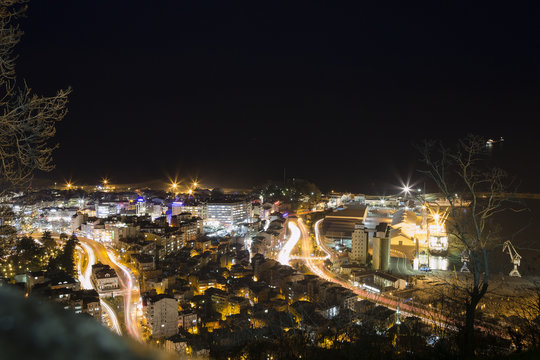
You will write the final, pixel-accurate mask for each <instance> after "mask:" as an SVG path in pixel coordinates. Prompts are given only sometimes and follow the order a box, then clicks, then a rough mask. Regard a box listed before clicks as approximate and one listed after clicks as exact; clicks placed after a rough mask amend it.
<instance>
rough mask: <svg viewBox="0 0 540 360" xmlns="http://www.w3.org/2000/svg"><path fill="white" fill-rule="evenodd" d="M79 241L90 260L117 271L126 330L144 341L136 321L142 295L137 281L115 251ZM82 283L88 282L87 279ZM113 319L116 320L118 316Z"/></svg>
mask: <svg viewBox="0 0 540 360" xmlns="http://www.w3.org/2000/svg"><path fill="white" fill-rule="evenodd" d="M78 239H79V243H80V244H81V246H82V247H83V248H84V249H85V251H86V252H87V254H88V257H89V259H91V258H93V259H94V261H96V260H97V261H99V262H101V263H102V264H106V265H109V266H110V267H111V268H113V269H114V270H115V271H116V273H117V275H118V280H119V283H120V288H121V290H120V291H119V292H120V293H122V294H123V295H124V322H125V325H126V329H127V331H128V333H129V335H130V336H131V337H133V338H135V339H136V340H138V341H142V336H141V332H140V329H139V327H138V326H137V320H136V313H137V306H136V305H137V304H136V302H137V301H138V299H139V297H140V294H139V289H138V287H137V286H136V284H137V281H136V280H135V278H134V276H133V274H132V273H131V272H130V270H129V269H128V268H127V267H126V266H125V265H123V264H121V263H120V262H119V261H118V260H117V259H116V256H115V254H114V253H113V251H112V250H110V249H107V248H105V246H104V245H103V244H101V243H99V242H97V241H94V240H90V239H87V238H83V237H79V238H78ZM88 263H89V264H90V261H88ZM88 267H89V266H87V268H86V270H85V272H84V276H83V278H84V277H85V276H86V274H87V272H88ZM81 273H82V272H81ZM88 279H89V277H88ZM82 281H85V282H86V279H84V280H82ZM101 304H102V306H103V304H104V302H103V301H102V302H101ZM103 309H104V310H105V311H107V309H109V310H111V312H112V313H114V311H112V309H111V308H110V307H109V306H108V305H107V304H105V306H103ZM113 317H114V318H116V316H113ZM111 321H112V322H113V324H114V323H115V320H113V319H112V318H111ZM116 322H118V320H116Z"/></svg>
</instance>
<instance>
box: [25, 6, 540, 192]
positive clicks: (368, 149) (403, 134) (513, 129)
mask: <svg viewBox="0 0 540 360" xmlns="http://www.w3.org/2000/svg"><path fill="white" fill-rule="evenodd" d="M347 3H348V4H347V5H345V3H344V2H337V1H335V2H331V1H305V2H303V1H246V2H237V1H232V2H231V1H206V0H204V1H203V0H198V1H138V0H129V1H120V0H114V1H111V0H107V1H97V0H94V1H82V0H80V1H79V0H78V1H73V0H64V1H60V0H48V1H45V0H39V1H37V0H34V1H32V3H31V4H30V9H29V11H28V13H27V15H28V16H27V18H26V19H24V20H23V21H22V26H23V29H24V31H25V33H26V34H25V36H24V38H23V40H22V42H21V44H20V45H19V47H18V51H19V53H20V60H19V64H18V74H19V76H20V77H21V78H24V79H26V80H27V81H28V83H29V85H30V86H31V87H33V89H34V90H35V91H36V92H38V93H40V94H43V95H50V94H53V93H54V91H55V90H56V89H59V88H65V87H67V86H72V87H73V94H72V96H71V101H70V105H69V111H70V112H69V114H68V116H67V117H66V118H65V120H64V121H63V122H61V123H59V125H58V136H57V140H58V142H59V143H60V148H59V150H57V151H56V153H55V159H56V163H57V169H56V170H55V171H54V172H53V173H52V174H50V176H49V177H50V178H55V179H58V180H62V179H65V178H72V179H73V180H75V181H78V182H80V183H92V182H96V181H98V180H99V179H100V178H101V177H103V176H107V177H109V178H111V179H112V181H116V182H130V181H133V182H138V181H142V180H150V179H163V180H166V179H167V177H168V176H175V174H178V175H179V176H180V177H187V178H189V177H198V178H200V179H201V180H203V182H205V183H207V184H210V185H220V186H224V187H231V186H234V187H240V186H250V185H253V184H256V183H258V182H262V181H264V180H266V179H282V178H283V168H284V167H285V168H286V172H287V176H288V177H289V176H290V177H297V178H305V179H308V180H310V181H313V182H315V183H317V184H319V185H320V187H321V188H323V189H332V188H333V189H336V190H349V191H358V192H362V191H363V192H367V193H370V192H387V193H388V192H392V191H394V190H392V187H391V185H399V182H400V179H406V178H407V177H408V176H411V178H412V180H413V181H414V180H415V179H417V178H418V173H417V172H416V171H415V169H416V167H417V165H418V164H416V163H415V159H417V158H418V155H417V154H416V153H415V150H414V149H413V147H412V144H414V143H417V142H419V141H420V140H422V139H423V138H442V139H445V140H449V141H451V140H452V139H455V138H457V137H460V136H463V135H465V134H466V133H468V132H471V133H475V134H479V135H483V136H486V137H494V138H495V137H496V138H498V137H500V136H504V137H505V140H506V141H505V143H504V146H503V147H502V148H500V149H497V151H496V152H495V153H496V154H495V155H494V156H497V157H499V158H500V159H501V162H502V163H503V164H504V165H506V168H507V169H508V170H509V171H510V172H512V173H513V174H516V175H517V176H519V177H520V178H521V179H522V181H523V186H522V190H524V191H540V188H537V184H536V183H537V181H536V179H537V177H538V176H539V174H540V171H539V170H538V167H539V166H538V160H537V158H538V156H539V155H540V151H539V149H538V146H537V143H538V140H537V139H538V132H537V130H536V128H537V126H536V123H537V121H538V120H537V119H538V118H539V116H538V115H539V113H540V109H539V107H538V96H539V93H540V71H539V70H540V68H539V66H540V47H539V45H540V44H539V42H540V40H539V39H540V36H539V34H540V31H539V30H540V29H539V27H540V25H539V24H540V23H539V22H538V20H537V14H538V12H537V11H536V10H537V9H531V8H527V7H524V6H521V5H518V4H515V3H509V2H504V3H503V2H501V5H500V7H499V5H497V3H496V2H490V3H486V4H488V6H487V7H484V6H481V5H480V4H477V5H475V4H472V3H473V2H471V1H466V2H459V1H458V2H448V3H447V4H445V5H443V4H442V2H439V1H426V2H424V3H423V4H422V3H421V2H400V4H399V3H398V2H391V1H373V2H369V3H370V4H362V3H363V2H359V1H357V2H347ZM349 3H351V4H349ZM475 3H476V2H475ZM40 176H41V177H43V175H40ZM47 176H48V175H45V177H47Z"/></svg>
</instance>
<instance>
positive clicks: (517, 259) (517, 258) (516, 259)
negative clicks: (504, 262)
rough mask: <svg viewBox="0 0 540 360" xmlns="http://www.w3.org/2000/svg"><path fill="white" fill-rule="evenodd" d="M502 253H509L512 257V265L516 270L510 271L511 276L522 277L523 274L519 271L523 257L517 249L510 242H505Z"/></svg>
mask: <svg viewBox="0 0 540 360" xmlns="http://www.w3.org/2000/svg"><path fill="white" fill-rule="evenodd" d="M502 251H503V253H507V254H508V255H510V261H511V262H512V264H514V269H512V271H510V274H509V275H510V276H517V277H521V274H520V273H519V271H518V266H519V265H520V264H521V255H519V254H518V252H517V251H516V248H515V247H514V245H512V243H511V242H510V240H506V241H505V242H504V244H503V249H502Z"/></svg>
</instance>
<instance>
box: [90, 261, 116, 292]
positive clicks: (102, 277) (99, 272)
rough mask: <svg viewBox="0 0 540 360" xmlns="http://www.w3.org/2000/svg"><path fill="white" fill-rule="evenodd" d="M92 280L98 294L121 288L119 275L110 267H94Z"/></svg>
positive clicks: (101, 265)
mask: <svg viewBox="0 0 540 360" xmlns="http://www.w3.org/2000/svg"><path fill="white" fill-rule="evenodd" d="M90 279H91V280H92V283H93V284H94V286H95V287H96V289H97V290H98V292H102V291H110V290H116V289H118V288H119V287H120V285H119V283H118V275H117V274H116V271H114V269H112V268H111V267H110V266H109V265H105V264H95V265H92V275H91V277H90Z"/></svg>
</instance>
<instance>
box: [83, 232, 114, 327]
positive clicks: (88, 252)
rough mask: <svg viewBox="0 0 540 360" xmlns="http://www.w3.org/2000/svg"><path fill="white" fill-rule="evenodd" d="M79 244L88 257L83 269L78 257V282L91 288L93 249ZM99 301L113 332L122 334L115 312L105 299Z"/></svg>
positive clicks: (84, 287) (84, 244) (94, 257)
mask: <svg viewBox="0 0 540 360" xmlns="http://www.w3.org/2000/svg"><path fill="white" fill-rule="evenodd" d="M79 245H80V246H81V248H82V250H84V252H86V256H87V257H88V261H87V263H86V268H85V269H84V271H83V270H82V257H79V262H78V264H77V267H78V270H79V282H80V283H81V285H82V287H83V289H87V290H89V289H93V288H94V286H93V285H92V281H91V280H90V277H91V276H92V265H94V264H95V263H96V255H95V254H94V250H92V248H91V247H90V246H88V245H87V244H86V243H84V242H82V241H79ZM99 302H100V304H101V308H102V309H103V311H104V312H105V313H107V316H108V317H109V320H110V321H111V326H112V329H113V330H114V332H116V333H117V334H118V335H122V329H121V328H120V323H119V322H118V316H116V312H115V311H114V310H113V309H112V308H111V307H110V306H109V304H107V303H106V302H105V301H103V300H101V299H100V300H99Z"/></svg>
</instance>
